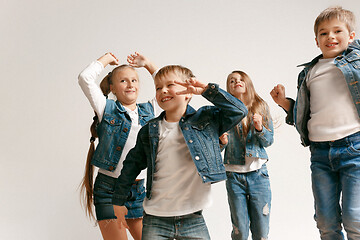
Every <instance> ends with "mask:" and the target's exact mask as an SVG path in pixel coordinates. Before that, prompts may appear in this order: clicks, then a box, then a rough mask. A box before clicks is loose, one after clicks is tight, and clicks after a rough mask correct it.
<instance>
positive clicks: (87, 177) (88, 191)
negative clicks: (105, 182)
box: [80, 64, 135, 219]
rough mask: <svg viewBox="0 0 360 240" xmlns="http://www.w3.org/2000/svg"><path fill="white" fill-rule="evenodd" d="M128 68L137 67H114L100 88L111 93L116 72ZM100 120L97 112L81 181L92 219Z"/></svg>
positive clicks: (106, 94) (124, 65) (85, 205)
mask: <svg viewBox="0 0 360 240" xmlns="http://www.w3.org/2000/svg"><path fill="white" fill-rule="evenodd" d="M126 68H131V69H133V70H134V71H135V69H134V68H133V67H131V66H129V65H126V64H123V65H120V66H118V67H116V68H114V69H113V70H112V71H111V72H109V73H108V74H107V75H106V76H105V77H104V78H103V80H102V81H101V82H100V89H101V91H102V92H103V94H104V96H106V98H107V96H108V95H109V93H110V92H111V91H110V85H112V83H113V82H112V80H113V76H114V74H115V73H117V72H119V71H122V70H124V69H126ZM100 121H101V119H100V120H99V118H98V116H97V114H96V113H95V116H94V117H93V123H92V124H91V126H90V133H91V138H90V147H89V151H88V154H87V158H86V165H85V173H84V177H83V178H82V180H81V183H80V200H81V203H82V205H83V206H84V208H85V212H86V215H87V216H89V218H90V219H95V216H94V212H93V193H94V166H93V165H92V164H91V159H92V158H93V156H94V152H95V143H94V142H95V140H96V138H98V135H97V133H96V126H97V125H98V124H99V122H100Z"/></svg>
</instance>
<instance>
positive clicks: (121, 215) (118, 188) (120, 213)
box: [112, 125, 147, 228]
mask: <svg viewBox="0 0 360 240" xmlns="http://www.w3.org/2000/svg"><path fill="white" fill-rule="evenodd" d="M145 126H147V125H145ZM146 129H147V128H145V127H143V128H141V129H140V131H139V133H138V137H137V139H136V145H135V147H134V148H132V149H131V150H130V151H129V153H128V154H127V156H126V159H125V161H124V162H123V168H122V170H121V174H120V176H119V177H118V179H117V180H116V184H115V190H114V194H113V199H112V203H113V205H114V206H113V207H114V212H115V215H116V216H117V217H118V224H119V228H121V227H122V226H125V227H126V228H128V226H127V224H126V220H125V215H126V213H127V210H126V207H125V206H124V203H125V202H126V201H127V198H128V193H129V191H130V189H131V185H132V184H133V183H134V181H135V179H136V177H137V176H138V175H139V173H140V172H141V170H143V169H145V168H146V167H147V161H146V154H145V150H144V146H143V144H142V142H141V136H142V134H144V132H146Z"/></svg>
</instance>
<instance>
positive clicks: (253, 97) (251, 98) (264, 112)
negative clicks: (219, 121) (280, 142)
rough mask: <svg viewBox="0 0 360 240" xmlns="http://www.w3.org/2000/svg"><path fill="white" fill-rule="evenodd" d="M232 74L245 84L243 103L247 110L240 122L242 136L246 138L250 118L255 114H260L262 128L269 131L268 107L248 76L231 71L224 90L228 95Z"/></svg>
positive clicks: (269, 116) (240, 72) (241, 72)
mask: <svg viewBox="0 0 360 240" xmlns="http://www.w3.org/2000/svg"><path fill="white" fill-rule="evenodd" d="M233 73H238V74H240V76H241V79H242V80H243V81H244V82H245V87H246V90H245V102H246V107H247V109H248V114H247V116H246V117H245V118H243V120H242V121H241V124H242V132H243V136H244V137H245V138H246V136H247V134H248V133H249V130H250V125H251V122H252V117H253V116H254V114H255V113H257V114H260V115H261V116H262V117H263V126H264V127H265V128H267V129H269V121H270V120H271V115H270V112H269V107H268V105H267V103H266V102H265V101H264V100H263V99H262V98H261V97H260V96H259V95H258V94H257V93H256V91H255V88H254V84H253V82H252V81H251V79H250V77H249V75H247V74H246V73H245V72H243V71H239V70H236V71H233V72H231V73H230V74H229V75H228V77H227V80H226V90H227V92H228V93H230V94H231V92H230V75H231V74H233ZM236 128H237V131H238V133H239V134H240V130H239V126H238V125H237V126H236Z"/></svg>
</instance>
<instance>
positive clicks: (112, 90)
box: [109, 84, 115, 95]
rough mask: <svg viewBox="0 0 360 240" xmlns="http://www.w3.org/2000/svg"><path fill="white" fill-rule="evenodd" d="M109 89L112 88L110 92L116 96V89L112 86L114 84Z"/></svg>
mask: <svg viewBox="0 0 360 240" xmlns="http://www.w3.org/2000/svg"><path fill="white" fill-rule="evenodd" d="M109 87H110V92H112V94H114V95H115V92H114V87H113V85H112V84H110V85H109Z"/></svg>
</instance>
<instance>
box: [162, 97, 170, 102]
mask: <svg viewBox="0 0 360 240" xmlns="http://www.w3.org/2000/svg"><path fill="white" fill-rule="evenodd" d="M171 99H172V97H164V98H162V99H161V102H167V101H170V100H171Z"/></svg>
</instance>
